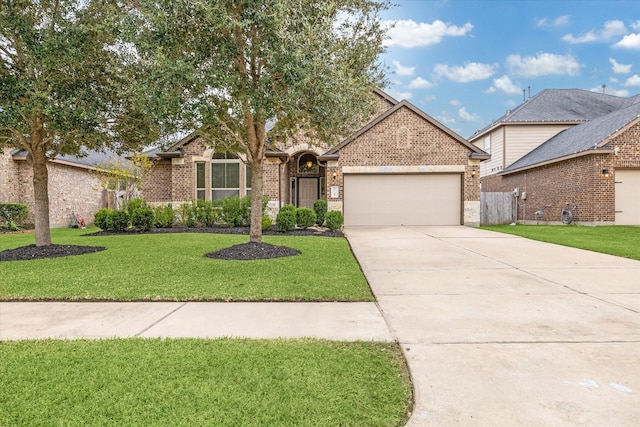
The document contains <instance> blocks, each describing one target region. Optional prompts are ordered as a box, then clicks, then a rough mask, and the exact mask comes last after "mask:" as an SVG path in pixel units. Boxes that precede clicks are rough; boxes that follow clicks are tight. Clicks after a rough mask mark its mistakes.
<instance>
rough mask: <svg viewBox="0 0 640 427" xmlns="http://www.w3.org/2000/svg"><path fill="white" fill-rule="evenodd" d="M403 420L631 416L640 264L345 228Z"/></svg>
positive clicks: (523, 242) (440, 235) (510, 243)
mask: <svg viewBox="0 0 640 427" xmlns="http://www.w3.org/2000/svg"><path fill="white" fill-rule="evenodd" d="M347 237H348V239H349V242H350V244H351V247H352V248H353V251H354V253H355V255H356V257H357V259H358V261H359V262H360V264H361V266H362V268H363V271H364V273H365V276H366V277H367V279H368V280H369V283H370V285H371V287H372V290H373V292H374V294H375V295H376V298H377V300H378V303H379V305H380V308H381V309H382V311H383V314H384V316H385V318H386V319H387V322H388V323H389V325H390V327H391V329H392V332H393V334H394V336H395V337H397V338H398V340H399V342H400V344H401V346H402V349H403V351H404V352H405V356H406V358H407V362H408V364H409V368H410V370H411V373H412V378H413V382H414V390H415V393H416V396H415V397H416V407H415V409H414V413H413V415H412V417H411V419H410V421H409V424H408V425H409V426H412V427H418V426H420V427H422V426H431V425H433V426H454V425H456V426H458V425H465V426H536V427H538V426H550V427H551V426H553V427H557V426H576V425H580V426H617V427H620V426H629V427H631V426H638V425H639V423H640V398H639V393H640V279H639V278H640V262H638V261H633V260H628V259H624V258H618V257H613V256H609V255H603V254H598V253H594V252H589V251H583V250H579V249H572V248H567V247H563V246H557V245H552V244H547V243H542V242H536V241H532V240H527V239H523V238H520V237H516V236H509V235H504V234H500V233H493V232H489V231H486V230H480V229H473V228H466V227H390V228H377V229H357V228H356V229H349V230H347Z"/></svg>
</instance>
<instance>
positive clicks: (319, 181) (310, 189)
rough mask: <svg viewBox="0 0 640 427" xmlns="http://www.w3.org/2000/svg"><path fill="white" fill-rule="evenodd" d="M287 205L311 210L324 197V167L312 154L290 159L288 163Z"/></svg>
mask: <svg viewBox="0 0 640 427" xmlns="http://www.w3.org/2000/svg"><path fill="white" fill-rule="evenodd" d="M289 177H290V188H289V203H291V204H292V205H295V206H298V207H306V208H310V209H313V204H314V203H315V202H316V201H317V200H319V199H324V198H325V197H326V195H325V193H326V178H325V166H324V165H323V164H322V163H320V162H319V161H318V157H317V155H316V154H315V153H312V152H303V153H300V154H297V155H295V156H293V157H292V159H291V162H290V163H289Z"/></svg>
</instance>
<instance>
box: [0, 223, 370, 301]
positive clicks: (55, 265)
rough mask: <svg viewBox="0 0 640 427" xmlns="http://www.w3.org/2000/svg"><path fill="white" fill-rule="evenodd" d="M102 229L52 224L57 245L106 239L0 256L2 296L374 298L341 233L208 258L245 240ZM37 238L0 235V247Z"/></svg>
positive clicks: (277, 239) (271, 239) (282, 239)
mask: <svg viewBox="0 0 640 427" xmlns="http://www.w3.org/2000/svg"><path fill="white" fill-rule="evenodd" d="M96 230H97V229H87V230H79V229H53V230H52V241H53V243H55V244H60V245H86V246H105V247H106V248H107V250H105V251H101V252H96V253H92V254H87V255H80V256H69V257H64V258H51V259H39V260H29V261H2V262H0V277H2V280H1V281H0V299H2V300H5V301H6V300H38V299H53V300H118V301H132V300H137V301H142V300H144V301H155V300H191V301H204V300H217V301H227V300H229V301H231V300H234V301H253V300H282V301H373V296H372V295H371V292H370V290H369V287H368V285H367V282H366V279H365V278H364V275H363V274H362V271H361V270H360V267H359V265H358V263H357V261H356V260H355V258H354V257H353V254H352V253H351V250H350V248H349V244H348V242H347V241H346V239H344V238H328V237H315V236H305V237H301V236H297V237H296V236H264V238H263V239H264V242H266V243H271V244H274V245H283V246H288V247H291V248H294V249H298V250H300V251H301V252H302V254H301V255H298V256H292V257H285V258H274V259H265V260H253V261H225V260H217V259H211V258H206V257H204V255H205V254H206V253H209V252H214V251H216V250H219V249H222V248H225V247H229V246H232V245H237V244H240V243H246V242H247V241H248V239H249V237H248V236H244V235H226V234H210V233H174V234H139V235H120V236H82V234H86V233H90V232H92V231H96ZM33 242H34V236H33V234H30V233H25V234H3V235H0V251H2V250H4V249H11V248H15V247H19V246H25V245H28V244H32V243H33Z"/></svg>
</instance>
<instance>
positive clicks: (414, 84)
mask: <svg viewBox="0 0 640 427" xmlns="http://www.w3.org/2000/svg"><path fill="white" fill-rule="evenodd" d="M432 87H433V83H431V82H430V81H428V80H425V79H423V78H422V77H418V78H416V79H413V80H411V83H409V89H431V88H432Z"/></svg>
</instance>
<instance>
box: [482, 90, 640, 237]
mask: <svg viewBox="0 0 640 427" xmlns="http://www.w3.org/2000/svg"><path fill="white" fill-rule="evenodd" d="M470 141H471V142H473V143H474V144H476V145H477V146H478V147H483V148H484V147H486V148H487V150H490V151H491V160H490V161H487V162H485V163H484V164H482V166H481V168H480V176H481V189H482V192H483V193H500V192H503V193H507V192H513V191H514V190H516V189H518V191H517V193H516V194H517V197H515V196H514V197H513V200H514V201H515V203H516V209H515V212H517V218H516V220H517V221H520V222H533V221H536V222H538V221H549V222H558V221H560V220H561V212H562V209H563V208H569V209H570V210H572V216H573V220H574V221H576V222H580V223H584V224H614V223H615V224H628V225H640V95H638V96H635V97H633V98H621V97H616V96H611V95H604V94H600V93H594V92H588V91H583V90H575V89H569V90H545V91H543V92H541V93H540V94H538V95H536V96H535V97H532V98H531V99H529V100H528V101H526V102H525V103H523V104H522V105H520V106H519V107H518V108H516V109H515V110H513V111H512V112H508V113H507V114H506V115H505V116H503V117H502V118H500V119H499V120H497V121H496V122H494V123H493V124H492V125H490V126H489V127H487V128H485V129H483V130H481V131H479V132H476V134H474V135H473V136H472V137H471V138H470Z"/></svg>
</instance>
